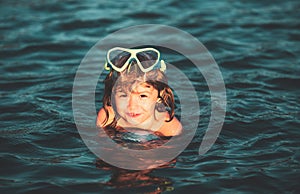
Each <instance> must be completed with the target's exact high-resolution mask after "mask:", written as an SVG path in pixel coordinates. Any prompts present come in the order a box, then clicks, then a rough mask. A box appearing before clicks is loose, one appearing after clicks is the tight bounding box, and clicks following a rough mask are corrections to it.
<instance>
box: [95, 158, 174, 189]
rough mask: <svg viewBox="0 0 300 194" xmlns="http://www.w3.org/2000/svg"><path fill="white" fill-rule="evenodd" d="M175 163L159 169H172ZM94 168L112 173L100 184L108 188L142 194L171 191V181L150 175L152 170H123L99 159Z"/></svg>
mask: <svg viewBox="0 0 300 194" xmlns="http://www.w3.org/2000/svg"><path fill="white" fill-rule="evenodd" d="M175 163H176V159H174V160H172V161H170V162H169V163H166V164H165V165H163V166H160V167H159V168H172V167H173V166H174V165H175ZM96 167H97V168H98V169H101V170H109V171H111V172H112V175H111V178H110V180H109V181H107V182H105V183H102V184H104V185H107V186H110V187H114V188H118V189H127V191H131V192H133V191H136V192H143V193H161V192H163V191H172V190H173V186H172V180H171V179H170V178H167V177H163V176H155V175H153V174H151V172H152V171H153V169H148V170H140V171H133V170H124V169H120V168H117V167H115V166H111V165H110V164H107V163H106V162H104V161H103V160H101V159H98V160H97V161H96ZM159 168H157V169H159Z"/></svg>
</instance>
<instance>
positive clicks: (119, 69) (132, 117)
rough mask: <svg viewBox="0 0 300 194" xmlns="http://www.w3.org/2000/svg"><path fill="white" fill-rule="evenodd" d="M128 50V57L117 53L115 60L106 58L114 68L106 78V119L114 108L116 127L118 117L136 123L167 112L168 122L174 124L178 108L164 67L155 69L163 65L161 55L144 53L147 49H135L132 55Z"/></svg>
mask: <svg viewBox="0 0 300 194" xmlns="http://www.w3.org/2000/svg"><path fill="white" fill-rule="evenodd" d="M125 50H126V51H128V52H126V53H125V54H124V52H122V53H118V54H117V55H116V56H114V58H112V59H110V58H109V57H110V56H108V57H107V58H108V65H110V67H111V68H110V69H111V70H110V72H109V74H108V75H107V77H106V79H105V92H104V97H103V107H104V110H105V112H106V115H107V118H108V114H109V113H108V110H107V107H108V106H111V107H112V108H113V110H114V112H115V119H114V122H113V123H112V124H116V121H117V119H118V118H123V119H126V120H127V121H130V122H132V124H134V123H136V124H137V123H138V122H143V121H145V120H146V119H147V118H149V117H150V116H151V115H153V114H154V111H158V112H165V111H168V113H169V115H170V119H169V120H168V121H171V120H172V119H173V117H174V109H175V105H174V95H173V92H172V90H171V88H170V87H169V86H168V82H167V77H166V76H165V74H164V73H163V70H164V69H165V68H164V66H163V68H160V69H158V68H156V67H157V65H159V63H163V61H162V62H161V61H159V58H158V57H159V53H158V54H157V53H156V52H152V50H150V51H151V52H144V50H145V51H147V49H133V53H130V52H131V49H125ZM153 50H154V49H153ZM139 51H141V52H139ZM154 51H156V50H154ZM157 52H158V51H157ZM153 53H154V55H156V56H153ZM109 63H113V64H109ZM162 65H165V64H164V63H163V64H162ZM105 122H106V121H105Z"/></svg>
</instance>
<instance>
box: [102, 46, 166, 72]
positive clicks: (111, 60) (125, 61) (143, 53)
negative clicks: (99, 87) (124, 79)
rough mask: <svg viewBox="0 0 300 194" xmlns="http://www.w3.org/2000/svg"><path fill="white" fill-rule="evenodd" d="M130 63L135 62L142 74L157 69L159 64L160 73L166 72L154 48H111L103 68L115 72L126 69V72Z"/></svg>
mask: <svg viewBox="0 0 300 194" xmlns="http://www.w3.org/2000/svg"><path fill="white" fill-rule="evenodd" d="M132 61H136V63H137V65H138V66H139V68H140V69H141V71H142V72H144V73H146V72H148V71H151V70H153V69H158V68H157V66H158V64H159V63H160V68H159V69H160V70H161V71H165V70H166V64H165V62H164V61H163V60H160V52H159V51H158V50H156V49H154V48H142V49H127V48H121V47H115V48H112V49H110V50H109V51H108V52H107V55H106V63H105V65H104V68H105V69H106V70H110V67H111V68H113V69H114V70H115V71H117V72H122V71H124V70H125V69H126V68H128V70H129V69H130V66H131V65H132ZM129 65H130V66H129ZM128 66H129V67H128Z"/></svg>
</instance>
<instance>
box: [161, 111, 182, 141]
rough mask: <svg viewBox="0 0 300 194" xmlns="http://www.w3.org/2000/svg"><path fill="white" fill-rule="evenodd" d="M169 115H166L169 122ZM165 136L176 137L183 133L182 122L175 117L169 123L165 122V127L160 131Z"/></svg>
mask: <svg viewBox="0 0 300 194" xmlns="http://www.w3.org/2000/svg"><path fill="white" fill-rule="evenodd" d="M169 118H170V117H169V114H167V115H166V119H167V120H169ZM158 132H160V133H162V134H163V135H165V136H176V135H180V134H181V133H182V125H181V123H180V121H179V120H178V119H177V118H176V117H174V118H173V119H172V120H171V121H169V122H164V124H163V126H162V127H161V128H160V129H159V130H158Z"/></svg>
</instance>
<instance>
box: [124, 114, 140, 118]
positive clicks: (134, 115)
mask: <svg viewBox="0 0 300 194" xmlns="http://www.w3.org/2000/svg"><path fill="white" fill-rule="evenodd" d="M127 115H128V116H130V117H132V118H135V117H138V116H140V115H141V114H139V113H127Z"/></svg>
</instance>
